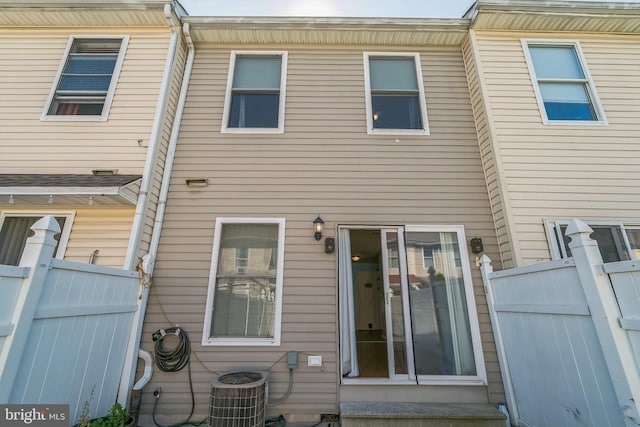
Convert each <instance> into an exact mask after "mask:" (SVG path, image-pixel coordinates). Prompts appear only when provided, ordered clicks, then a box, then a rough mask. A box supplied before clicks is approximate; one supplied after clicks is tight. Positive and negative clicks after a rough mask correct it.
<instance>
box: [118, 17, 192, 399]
mask: <svg viewBox="0 0 640 427" xmlns="http://www.w3.org/2000/svg"><path fill="white" fill-rule="evenodd" d="M189 30H190V27H189V24H188V23H187V24H184V26H183V29H182V33H183V35H184V38H185V41H186V43H187V59H186V63H185V69H184V73H183V75H182V82H181V86H180V95H179V96H178V105H177V107H176V114H175V117H174V119H173V126H172V129H171V135H170V137H169V147H168V150H167V158H166V159H165V165H164V172H163V176H162V186H161V188H160V199H159V200H158V206H157V211H156V218H155V222H154V224H153V231H152V234H151V243H150V247H149V254H148V255H147V256H146V257H145V258H146V260H145V264H144V271H145V272H146V273H147V274H152V273H153V269H154V266H155V259H156V255H157V254H158V247H159V244H160V234H161V231H162V223H163V222H164V214H165V209H166V206H167V199H168V196H169V184H170V179H171V172H172V170H173V161H174V159H175V154H176V147H177V144H178V136H179V134H180V125H181V123H182V115H183V113H184V106H185V103H186V99H187V91H188V88H189V80H190V79H191V71H192V69H193V62H194V58H195V47H194V44H193V40H192V39H191V34H190V33H189ZM149 291H150V289H149V287H143V288H142V293H141V296H140V301H139V307H138V310H137V312H136V314H135V316H134V319H133V326H132V329H131V333H130V336H129V344H128V347H127V354H126V356H125V365H124V368H123V371H122V376H121V377H120V388H119V391H118V402H120V404H122V405H123V406H124V407H128V403H129V393H130V391H131V387H132V385H133V381H134V377H135V373H136V361H137V360H136V359H137V356H135V355H137V354H138V350H139V348H140V341H141V337H142V325H143V321H144V315H145V313H146V309H147V303H148V300H149ZM140 388H142V386H141V387H140Z"/></svg>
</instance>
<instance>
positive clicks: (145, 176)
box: [123, 4, 180, 270]
mask: <svg viewBox="0 0 640 427" xmlns="http://www.w3.org/2000/svg"><path fill="white" fill-rule="evenodd" d="M164 14H165V17H166V18H167V21H168V22H169V28H170V29H171V41H170V44H169V52H168V53H167V61H166V63H165V68H164V73H163V75H162V88H161V90H160V97H159V98H158V102H157V104H156V115H155V117H154V119H153V130H152V132H151V138H150V139H149V148H148V150H147V159H146V161H145V165H144V172H143V173H142V183H141V184H140V192H139V193H138V203H137V204H136V213H135V215H134V217H133V225H132V227H131V235H130V236H129V247H128V248H127V255H126V257H125V261H124V267H123V268H124V269H125V270H133V269H134V268H135V266H136V262H137V259H136V250H137V249H138V244H139V240H140V235H141V234H142V228H143V227H144V213H145V211H146V209H147V199H148V196H149V189H150V188H151V178H152V173H153V171H154V169H155V160H156V157H157V154H158V146H159V145H160V135H161V128H162V120H163V117H164V114H165V112H166V109H167V97H168V96H169V79H170V77H171V70H172V69H173V63H174V61H175V56H176V48H177V46H178V40H179V38H180V35H179V33H178V30H177V29H176V22H175V19H174V16H173V14H172V7H171V5H170V4H165V6H164ZM179 25H180V24H179V23H178V26H179Z"/></svg>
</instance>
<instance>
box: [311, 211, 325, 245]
mask: <svg viewBox="0 0 640 427" xmlns="http://www.w3.org/2000/svg"><path fill="white" fill-rule="evenodd" d="M313 229H314V230H315V234H314V235H313V237H314V238H315V239H316V240H320V239H322V230H323V229H324V221H323V220H322V218H320V215H318V217H317V218H316V219H314V220H313Z"/></svg>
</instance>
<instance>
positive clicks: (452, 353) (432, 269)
mask: <svg viewBox="0 0 640 427" xmlns="http://www.w3.org/2000/svg"><path fill="white" fill-rule="evenodd" d="M464 248H465V246H464V235H463V231H462V227H459V226H449V227H427V226H406V227H379V228H373V227H368V228H364V227H349V228H341V230H340V257H339V260H340V267H339V268H340V281H339V282H340V317H341V319H340V324H341V334H340V335H341V336H340V342H341V358H342V360H341V362H342V372H343V376H344V377H345V378H378V379H379V378H388V379H393V380H406V381H408V380H414V379H416V380H417V381H418V382H420V381H421V380H422V381H431V380H436V381H439V379H443V378H445V377H448V378H450V379H454V378H459V377H467V378H469V380H472V381H475V382H478V381H483V378H484V371H483V369H482V366H483V363H482V352H481V349H480V346H479V338H480V334H479V329H478V324H477V317H476V313H475V304H474V301H473V290H472V287H471V277H470V267H469V263H468V259H467V255H466V253H465V252H463V251H462V250H461V249H464ZM474 344H475V345H474ZM434 377H435V378H434Z"/></svg>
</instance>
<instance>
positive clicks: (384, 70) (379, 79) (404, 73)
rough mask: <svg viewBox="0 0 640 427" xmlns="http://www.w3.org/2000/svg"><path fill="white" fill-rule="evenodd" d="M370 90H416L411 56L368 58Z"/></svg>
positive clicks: (414, 70) (414, 66)
mask: <svg viewBox="0 0 640 427" xmlns="http://www.w3.org/2000/svg"><path fill="white" fill-rule="evenodd" d="M369 70H370V73H371V90H409V91H417V90H418V81H417V79H416V64H415V61H414V59H413V58H370V59H369Z"/></svg>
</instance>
